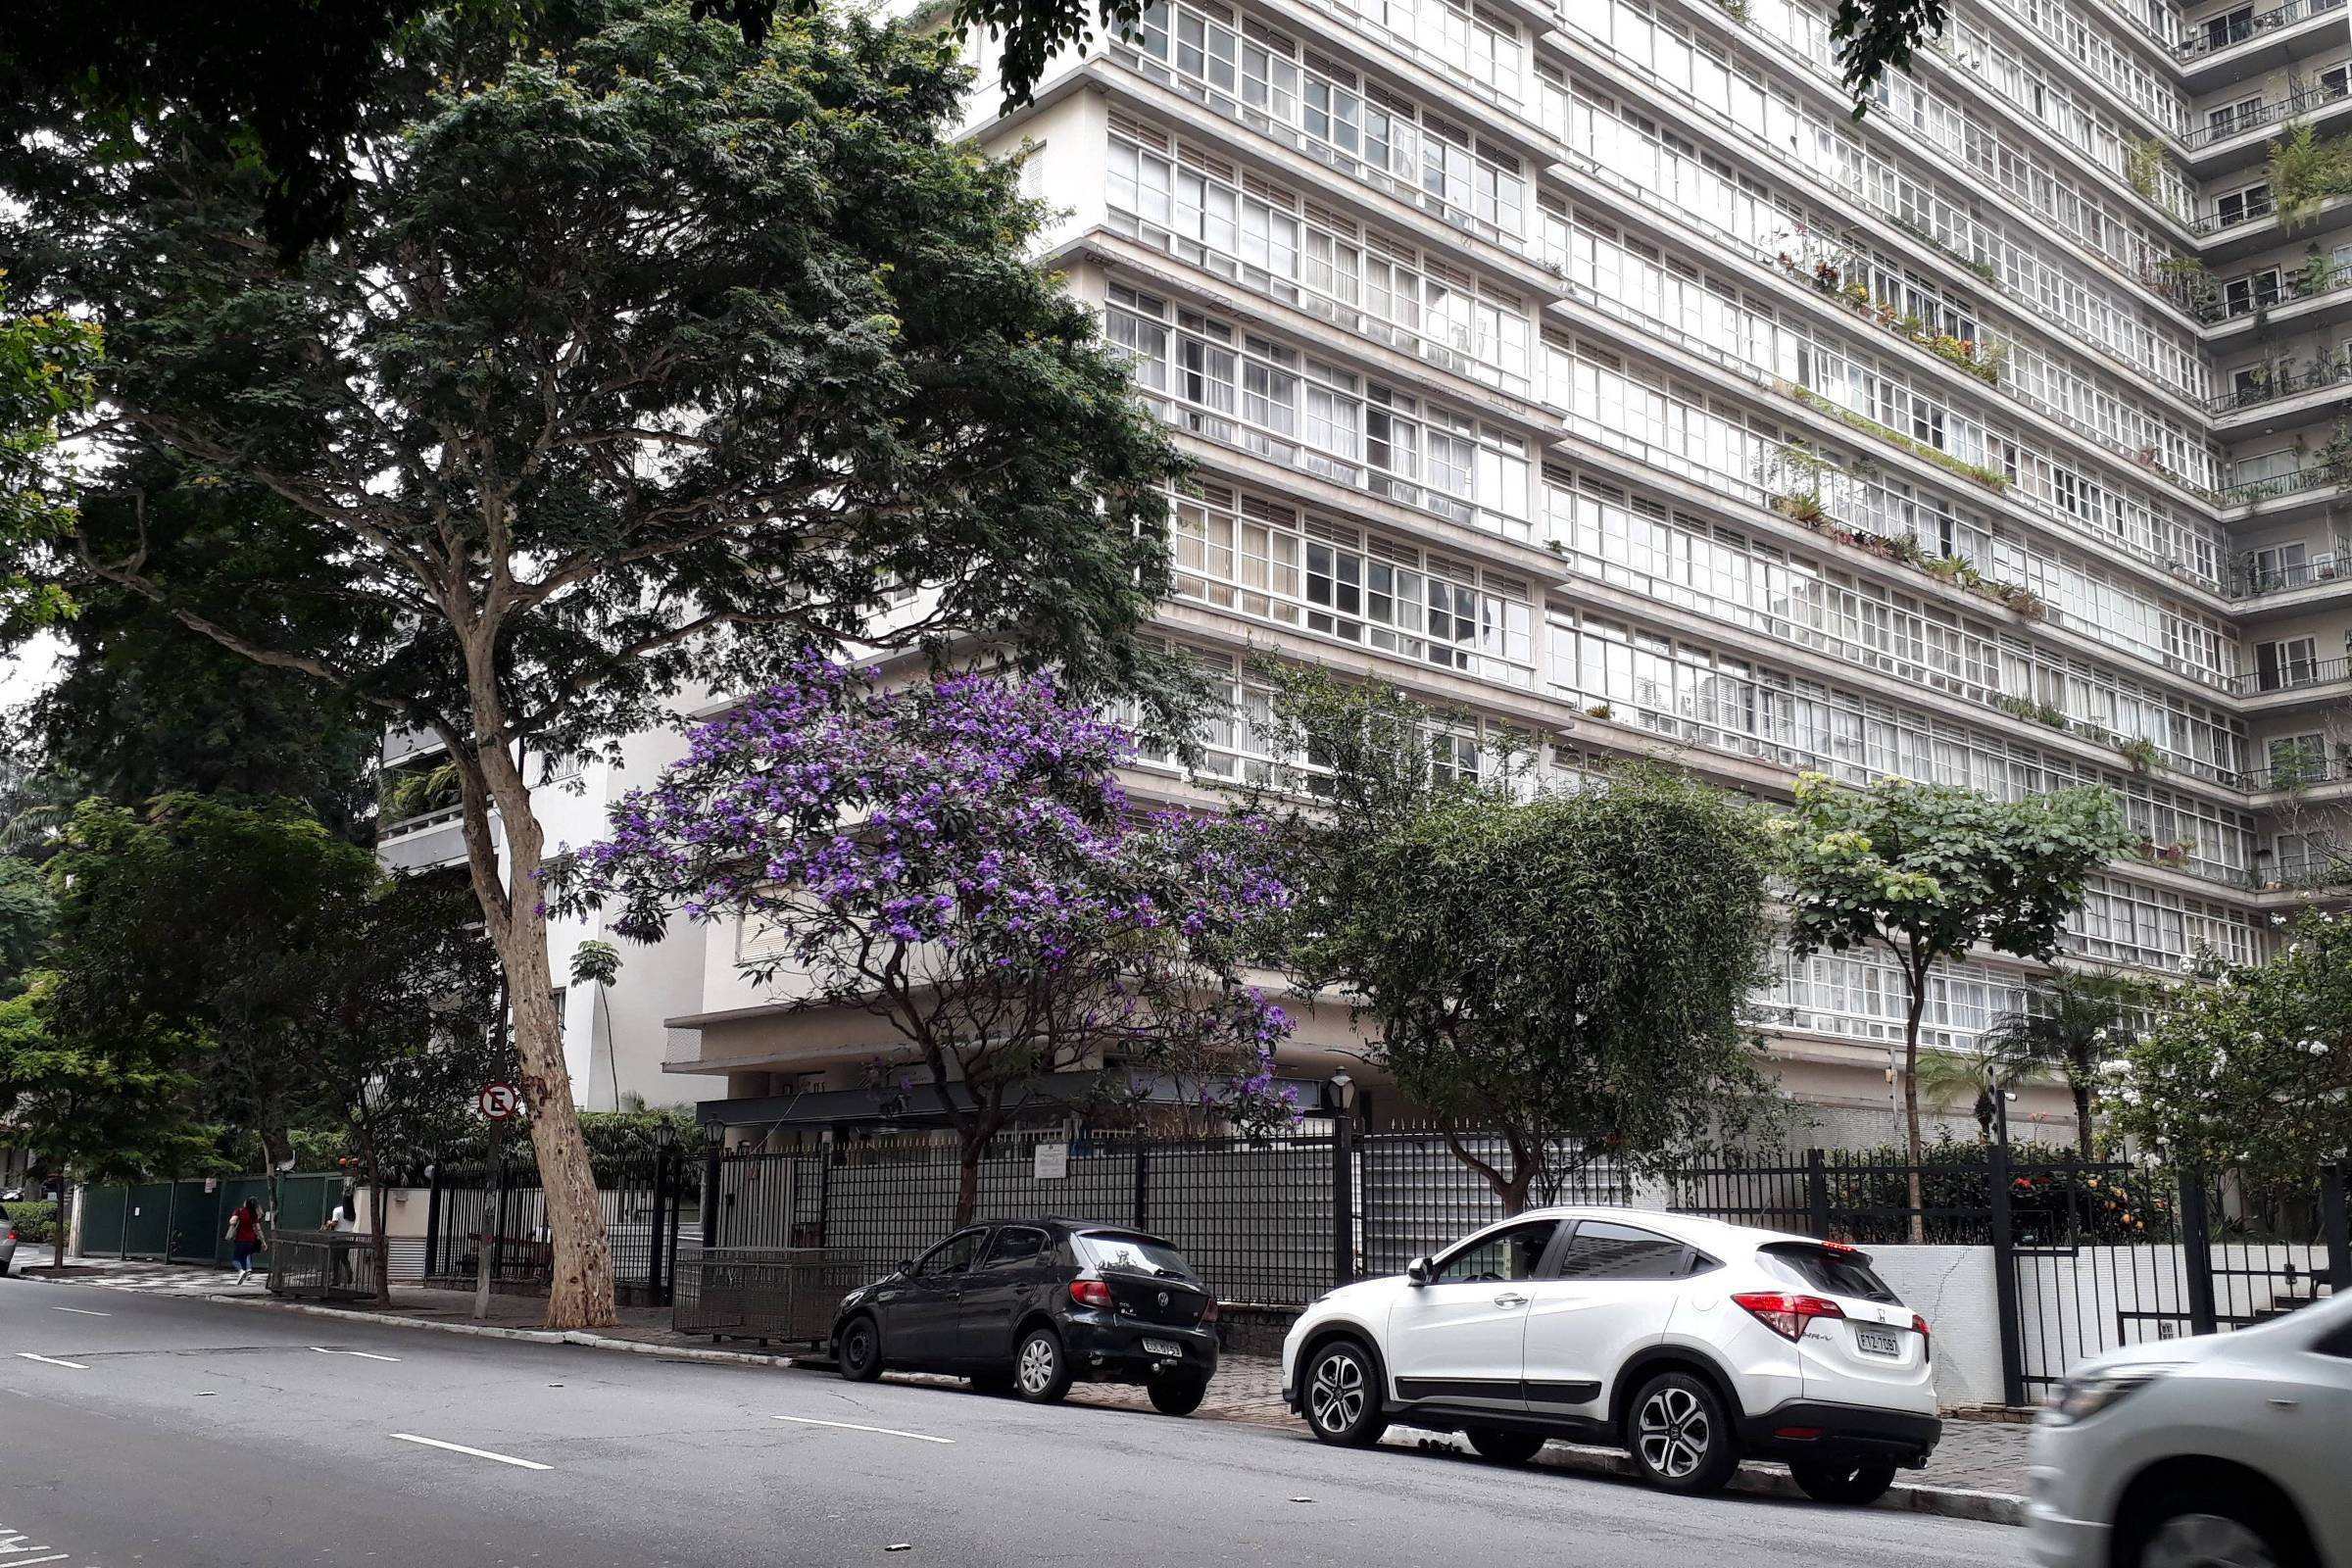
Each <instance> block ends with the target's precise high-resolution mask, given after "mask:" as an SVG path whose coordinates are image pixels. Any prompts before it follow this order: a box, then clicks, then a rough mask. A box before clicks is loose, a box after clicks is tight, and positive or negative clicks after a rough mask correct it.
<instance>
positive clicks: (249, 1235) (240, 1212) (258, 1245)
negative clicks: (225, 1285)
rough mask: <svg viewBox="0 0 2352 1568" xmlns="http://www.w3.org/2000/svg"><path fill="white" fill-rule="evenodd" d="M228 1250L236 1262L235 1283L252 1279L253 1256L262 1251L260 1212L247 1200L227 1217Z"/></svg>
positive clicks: (251, 1201)
mask: <svg viewBox="0 0 2352 1568" xmlns="http://www.w3.org/2000/svg"><path fill="white" fill-rule="evenodd" d="M228 1245H229V1250H230V1251H231V1252H233V1253H234V1254H235V1256H236V1260H237V1283H238V1284H239V1285H242V1284H244V1283H245V1282H246V1281H247V1280H249V1279H251V1278H253V1254H254V1253H256V1252H258V1251H260V1250H262V1211H261V1209H260V1208H259V1207H257V1206H256V1205H255V1203H254V1201H253V1200H252V1199H250V1198H248V1199H247V1200H245V1201H243V1202H242V1203H239V1204H238V1205H237V1206H236V1209H235V1211H234V1212H233V1213H231V1214H230V1215H229V1216H228Z"/></svg>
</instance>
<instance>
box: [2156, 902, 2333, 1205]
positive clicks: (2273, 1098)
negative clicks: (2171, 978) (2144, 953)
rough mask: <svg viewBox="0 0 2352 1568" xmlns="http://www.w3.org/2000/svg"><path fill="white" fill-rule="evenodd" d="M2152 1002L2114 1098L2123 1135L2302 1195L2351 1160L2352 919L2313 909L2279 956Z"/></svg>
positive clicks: (2187, 1162) (2192, 1163) (2200, 1165)
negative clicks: (2332, 1167) (2329, 1168)
mask: <svg viewBox="0 0 2352 1568" xmlns="http://www.w3.org/2000/svg"><path fill="white" fill-rule="evenodd" d="M2154 1011H2155V1021H2154V1022H2153V1023H2152V1024H2151V1025H2150V1026H2149V1028H2148V1029H2147V1030H2146V1031H2145V1032H2144V1033H2143V1034H2141V1035H2140V1036H2139V1038H2138V1039H2137V1040H2136V1041H2135V1042H2134V1043H2133V1044H2132V1046H2131V1050H2130V1051H2129V1053H2128V1054H2126V1055H2125V1058H2124V1064H2123V1070H2122V1072H2121V1074H2120V1077H2119V1081H2118V1083H2117V1086H2116V1092H2115V1094H2114V1096H2113V1099H2112V1101H2111V1111H2110V1114H2111V1115H2112V1118H2113V1120H2114V1123H2115V1126H2116V1130H2117V1131H2118V1132H2121V1133H2123V1134H2125V1135H2127V1136H2130V1137H2131V1138H2133V1139H2135V1140H2137V1141H2138V1142H2139V1144H2140V1145H2141V1146H2142V1147H2143V1148H2145V1149H2148V1150H2150V1151H2153V1152H2158V1153H2161V1154H2164V1155H2166V1156H2167V1157H2169V1158H2172V1159H2175V1160H2178V1161H2179V1162H2180V1163H2181V1164H2182V1165H2184V1166H2188V1167H2193V1168H2197V1169H2202V1170H2208V1171H2218V1170H2222V1169H2226V1168H2235V1169H2237V1170H2239V1171H2240V1172H2242V1173H2243V1174H2244V1175H2245V1176H2246V1177H2247V1178H2248V1180H2250V1181H2252V1182H2255V1183H2259V1184H2266V1185H2267V1184H2277V1185H2278V1186H2281V1187H2285V1188H2288V1189H2290V1190H2300V1191H2302V1192H2305V1193H2308V1192H2309V1190H2310V1188H2311V1184H2312V1183H2313V1181H2314V1179H2315V1176H2316V1173H2317V1172H2318V1170H2319V1167H2320V1166H2321V1165H2323V1164H2325V1163H2327V1162H2328V1161H2331V1160H2344V1159H2347V1158H2352V920H2347V919H2344V918H2341V917H2338V916H2336V915H2334V914H2331V913H2328V912H2327V911H2325V910H2320V911H2313V912H2308V913H2306V914H2304V915H2302V916H2301V917H2300V918H2299V919H2298V920H2297V921H2296V922H2295V924H2294V925H2293V926H2292V927H2291V928H2290V929H2289V931H2288V933H2287V940H2286V942H2285V943H2284V945H2283V946H2282V947H2281V948H2280V950H2279V952H2278V955H2277V956H2275V957H2273V958H2272V960H2271V961H2270V962H2268V963H2264V964H2256V965H2249V966H2244V967H2231V968H2224V969H2220V970H2218V971H2216V972H2213V973H2210V974H2206V975H2202V976H2199V977H2198V978H2196V979H2195V980H2193V981H2191V982H2189V983H2187V984H2184V985H2182V986H2181V987H2180V989H2179V990H2177V991H2175V992H2174V993H2172V994H2171V995H2170V996H2168V997H2165V998H2161V999H2159V1000H2158V1001H2157V1002H2156V1003H2155V1005H2154Z"/></svg>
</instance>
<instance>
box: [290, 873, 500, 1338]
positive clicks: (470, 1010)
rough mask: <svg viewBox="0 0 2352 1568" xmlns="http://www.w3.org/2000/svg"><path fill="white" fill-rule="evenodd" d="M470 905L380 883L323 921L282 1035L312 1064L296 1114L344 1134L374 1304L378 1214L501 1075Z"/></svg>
mask: <svg viewBox="0 0 2352 1568" xmlns="http://www.w3.org/2000/svg"><path fill="white" fill-rule="evenodd" d="M472 913H473V904H472V898H471V895H470V894H469V893H468V892H467V890H466V888H465V887H464V886H463V885H462V884H459V883H455V882H450V881H445V880H442V879H439V878H427V877H409V878H397V879H381V880H378V881H377V882H375V883H374V884H373V885H372V886H371V887H369V888H368V890H367V892H366V895H365V897H364V898H362V899H360V900H357V901H354V902H350V903H346V904H344V905H343V906H341V907H338V908H336V909H335V910H333V911H332V916H333V918H332V921H331V924H330V926H329V929H328V930H327V931H326V932H325V933H324V936H323V940H322V941H321V942H320V944H319V949H318V951H316V952H315V953H313V954H311V955H309V956H308V960H309V967H310V970H311V975H312V979H311V983H310V984H309V985H307V986H305V987H303V988H302V989H301V990H300V991H299V992H298V993H297V995H298V997H299V999H300V1000H299V1001H298V1003H297V1005H295V1006H294V1007H292V1008H291V1009H290V1010H289V1014H288V1017H287V1020H286V1021H287V1026H288V1032H289V1035H290V1036H291V1038H292V1039H293V1040H294V1041H295V1043H296V1044H297V1046H298V1047H299V1049H300V1050H301V1051H302V1052H303V1053H304V1054H305V1055H306V1056H307V1058H308V1060H309V1063H310V1068H311V1071H310V1075H309V1078H308V1081H307V1083H306V1085H305V1088H306V1089H307V1091H308V1103H307V1104H306V1105H305V1106H304V1108H305V1109H307V1110H309V1111H310V1112H312V1113H313V1114H314V1115H316V1116H318V1117H321V1118H324V1119H327V1120H331V1121H333V1122H335V1123H337V1124H340V1125H341V1126H342V1127H344V1128H345V1129H347V1131H348V1136H349V1139H350V1145H351V1148H352V1149H353V1150H354V1151H355V1152H357V1154H358V1156H359V1161H360V1170H361V1173H362V1174H363V1175H364V1176H365V1177H366V1178H367V1180H368V1188H369V1190H370V1192H371V1193H372V1194H373V1201H371V1202H369V1204H368V1232H369V1235H370V1238H371V1240H372V1241H373V1243H374V1246H373V1248H372V1249H371V1253H370V1255H371V1256H372V1258H373V1265H372V1266H373V1278H372V1280H371V1281H370V1283H371V1284H372V1286H373V1287H374V1291H375V1296H376V1299H378V1300H379V1301H388V1300H390V1299H391V1298H392V1285H391V1278H390V1271H389V1254H388V1253H387V1251H386V1249H385V1223H386V1213H385V1211H386V1209H387V1208H388V1207H389V1206H390V1195H391V1192H392V1190H393V1189H394V1188H395V1187H398V1186H401V1185H403V1184H404V1183H406V1182H407V1181H408V1180H409V1179H410V1173H411V1172H413V1171H414V1170H415V1169H416V1168H417V1166H418V1165H419V1164H420V1163H421V1162H422V1161H423V1160H424V1159H425V1158H426V1157H428V1155H429V1153H430V1152H431V1151H432V1150H434V1149H436V1148H438V1147H440V1146H442V1145H444V1144H446V1143H448V1142H450V1141H451V1140H453V1139H454V1138H456V1137H457V1136H458V1135H459V1134H460V1133H461V1131H462V1130H464V1129H466V1127H467V1125H468V1123H469V1121H470V1107H471V1105H472V1103H473V1098H474V1095H475V1094H476V1092H477V1091H479V1089H480V1088H481V1086H482V1085H483V1084H484V1083H486V1082H488V1081H489V1080H491V1079H492V1078H495V1077H500V1076H502V1075H504V1074H505V1073H506V1072H508V1071H510V1070H511V1060H512V1053H511V1051H510V1049H509V1048H508V1046H507V1044H506V1042H505V1040H504V1039H503V1038H502V1037H503V1034H504V1031H503V1029H502V1028H501V1025H502V1023H503V1021H504V1020H503V1019H502V1018H501V1017H500V1008H499V1006H498V956H497V955H496V954H495V953H494V952H492V951H491V948H490V945H489V943H488V942H487V940H485V939H484V937H483V936H482V933H481V930H480V927H479V926H478V925H476V924H474V923H473V921H472V920H471V919H470V918H469V916H470V915H471V914H472Z"/></svg>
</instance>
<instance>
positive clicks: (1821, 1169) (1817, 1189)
mask: <svg viewBox="0 0 2352 1568" xmlns="http://www.w3.org/2000/svg"><path fill="white" fill-rule="evenodd" d="M1805 1212H1806V1213H1807V1214H1809V1215H1810V1216H1811V1217H1812V1224H1813V1234H1814V1235H1815V1236H1818V1237H1820V1238H1821V1239H1822V1240H1823V1241H1825V1242H1826V1241H1828V1240H1829V1239H1830V1172H1829V1160H1828V1158H1827V1156H1825V1155H1824V1154H1823V1153H1822V1152H1821V1151H1820V1150H1818V1149H1808V1150H1806V1151H1805Z"/></svg>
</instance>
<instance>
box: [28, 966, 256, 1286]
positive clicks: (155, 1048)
mask: <svg viewBox="0 0 2352 1568" xmlns="http://www.w3.org/2000/svg"><path fill="white" fill-rule="evenodd" d="M56 1003H57V997H56V985H55V981H54V977H52V976H49V975H45V974H43V975H36V976H34V977H33V980H32V983H31V984H30V985H28V986H27V987H26V988H25V990H24V991H23V992H22V993H21V994H19V995H18V996H15V997H11V998H9V999H8V1000H7V1001H5V1002H0V1124H4V1125H5V1127H6V1129H7V1136H8V1139H9V1141H10V1142H11V1143H14V1144H17V1145H19V1146H20V1147H22V1148H25V1149H28V1150H31V1151H32V1152H34V1153H36V1154H38V1155H40V1156H41V1157H42V1159H43V1160H44V1161H45V1163H46V1164H47V1167H48V1169H49V1171H50V1173H51V1174H52V1175H54V1176H56V1177H57V1178H58V1182H59V1191H60V1194H61V1198H60V1201H59V1203H58V1227H57V1250H56V1254H55V1258H56V1261H57V1262H58V1263H59V1264H60V1265H63V1264H64V1262H65V1260H66V1233H67V1231H68V1229H69V1228H70V1226H71V1224H72V1221H71V1219H70V1217H69V1214H68V1207H67V1205H68V1202H69V1201H70V1200H68V1199H67V1198H66V1197H64V1196H63V1195H66V1194H70V1193H71V1192H72V1191H73V1183H74V1182H76V1181H100V1182H104V1181H138V1180H141V1179H143V1178H146V1177H149V1176H167V1177H169V1176H178V1175H181V1174H183V1173H185V1172H187V1171H190V1170H194V1169H197V1168H199V1167H201V1166H203V1165H204V1164H206V1163H207V1162H208V1161H209V1159H210V1156H211V1153H212V1137H211V1131H210V1129H208V1128H206V1127H203V1126H201V1125H200V1124H198V1123H197V1122H196V1121H195V1120H194V1119H193V1118H192V1117H191V1116H190V1115H189V1113H188V1107H189V1105H190V1103H191V1102H192V1099H193V1095H194V1089H195V1081H194V1079H193V1078H191V1077H190V1076H189V1074H188V1072H187V1070H186V1068H185V1065H184V1063H185V1061H186V1058H187V1055H188V1054H189V1052H190V1051H191V1050H193V1049H195V1048H196V1047H197V1046H199V1045H200V1044H201V1043H200V1042H196V1041H192V1040H190V1039H188V1038H187V1037H186V1036H184V1035H182V1034H180V1033H179V1032H177V1031H175V1030H173V1029H172V1028H171V1027H169V1026H168V1025H167V1024H164V1023H163V1022H161V1021H160V1020H157V1019H153V1018H133V1019H126V1020H123V1022H122V1023H121V1025H120V1026H117V1027H109V1028H93V1027H91V1026H89V1025H88V1024H87V1023H86V1022H85V1021H84V1020H81V1019H78V1018H73V1017H70V1016H61V1014H60V1012H59V1010H58V1008H57V1005H56Z"/></svg>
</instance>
